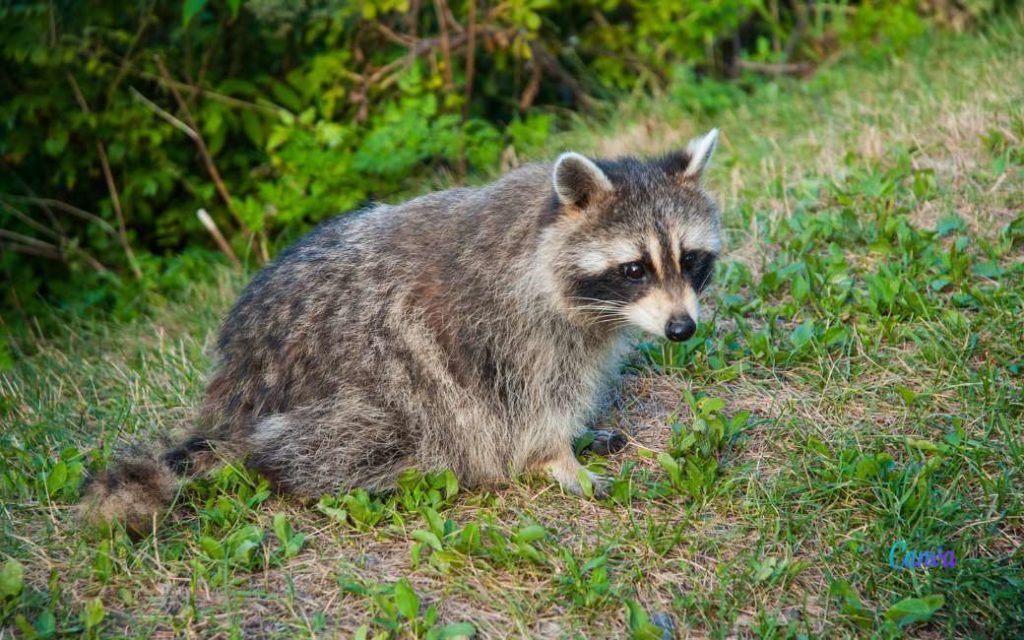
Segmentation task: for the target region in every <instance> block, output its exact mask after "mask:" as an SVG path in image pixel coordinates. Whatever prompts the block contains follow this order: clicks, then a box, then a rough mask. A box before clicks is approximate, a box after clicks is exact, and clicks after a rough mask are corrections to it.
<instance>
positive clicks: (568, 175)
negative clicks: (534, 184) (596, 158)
mask: <svg viewBox="0 0 1024 640" xmlns="http://www.w3.org/2000/svg"><path fill="white" fill-rule="evenodd" d="M553 181H554V185H555V193H556V194H558V200H559V202H561V203H562V204H563V205H566V206H569V207H574V208H576V209H585V208H586V207H587V205H589V204H591V203H593V202H595V201H597V200H599V199H601V198H602V197H604V196H606V195H608V194H610V193H611V192H612V191H614V190H615V187H614V186H613V185H612V182H611V180H609V179H608V176H606V175H605V174H604V171H601V168H600V167H598V166H597V165H596V164H594V162H593V161H592V160H590V159H588V158H586V157H585V156H582V155H580V154H578V153H575V152H572V151H569V152H567V153H563V154H562V155H560V156H558V160H556V161H555V170H554V175H553Z"/></svg>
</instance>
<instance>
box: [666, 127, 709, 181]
mask: <svg viewBox="0 0 1024 640" xmlns="http://www.w3.org/2000/svg"><path fill="white" fill-rule="evenodd" d="M717 145H718V129H712V130H711V131H709V132H708V133H707V134H706V135H704V136H702V137H700V138H694V139H693V140H691V141H690V144H688V145H686V151H682V152H678V153H673V154H669V155H668V156H667V157H666V158H665V162H666V163H667V167H666V168H667V170H668V171H669V173H671V174H674V175H676V176H678V177H679V179H681V180H700V177H701V176H702V175H703V174H704V170H705V169H707V167H708V164H710V163H711V156H713V155H714V154H715V147H716V146H717Z"/></svg>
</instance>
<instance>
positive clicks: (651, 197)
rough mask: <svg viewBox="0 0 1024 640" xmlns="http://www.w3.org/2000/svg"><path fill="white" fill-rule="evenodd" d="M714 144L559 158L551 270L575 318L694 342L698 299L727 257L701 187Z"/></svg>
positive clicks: (710, 140)
mask: <svg viewBox="0 0 1024 640" xmlns="http://www.w3.org/2000/svg"><path fill="white" fill-rule="evenodd" d="M717 138H718V132H717V130H714V131H712V132H711V133H709V134H708V135H706V136H704V137H703V138H698V139H697V140H694V141H693V142H691V143H690V145H689V146H688V147H687V149H686V151H681V152H678V153H673V154H669V155H667V156H665V157H663V158H659V159H656V160H651V161H641V160H636V159H632V158H626V159H622V160H618V161H614V162H605V161H596V162H594V161H591V160H588V159H587V158H585V157H583V156H581V155H579V154H575V153H566V154H563V155H562V156H561V157H560V158H559V159H558V162H557V163H556V164H555V168H554V176H553V177H554V185H555V194H556V196H557V198H558V201H559V207H560V213H559V219H558V220H557V221H556V222H555V224H554V225H552V226H553V227H554V228H557V229H558V232H557V233H558V235H560V236H561V237H562V242H561V243H560V247H559V250H558V257H557V259H556V260H555V264H554V265H553V266H552V267H551V268H552V269H553V270H554V272H555V273H553V274H552V275H553V277H554V278H555V280H556V281H557V283H558V287H557V289H558V291H559V295H560V297H561V298H562V303H563V305H564V306H565V308H566V309H567V310H569V312H570V313H571V314H572V315H573V317H575V318H577V319H580V320H581V321H583V322H585V323H588V324H592V325H595V326H606V327H609V328H611V327H617V326H622V325H633V326H637V327H640V328H642V329H644V330H646V331H648V332H650V333H652V334H654V335H658V336H664V337H666V338H668V339H669V340H674V341H681V340H688V339H689V338H691V337H692V336H693V334H694V333H695V332H696V330H697V322H698V320H699V312H700V307H699V304H698V300H697V298H698V295H699V294H700V293H701V292H702V291H703V290H704V289H705V288H706V287H707V285H708V283H709V282H710V280H711V275H712V272H713V270H714V265H715V260H716V259H717V258H718V254H719V251H720V250H721V237H720V234H721V231H720V228H721V227H720V214H719V211H718V207H717V205H716V204H715V202H714V200H713V199H712V198H711V197H710V196H709V195H708V194H707V193H706V192H705V191H704V190H703V189H702V188H701V186H700V177H701V174H702V172H703V171H704V169H705V167H706V166H707V164H708V161H709V160H710V159H711V155H712V153H713V151H714V148H715V143H716V141H717Z"/></svg>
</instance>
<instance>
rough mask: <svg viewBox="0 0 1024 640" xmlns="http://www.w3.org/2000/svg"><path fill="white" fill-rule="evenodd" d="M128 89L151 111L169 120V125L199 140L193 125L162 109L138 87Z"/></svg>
mask: <svg viewBox="0 0 1024 640" xmlns="http://www.w3.org/2000/svg"><path fill="white" fill-rule="evenodd" d="M128 90H129V91H131V94H132V96H133V97H134V98H135V99H136V100H138V101H139V102H141V103H142V104H143V106H145V107H147V108H148V109H149V110H150V111H152V112H153V113H155V114H156V115H158V116H160V117H161V118H163V119H164V120H165V121H167V123H168V124H169V125H171V126H172V127H174V128H175V129H177V130H178V131H181V132H182V133H184V134H185V135H187V136H188V137H189V138H191V139H192V140H193V141H194V140H197V139H198V138H199V134H198V133H196V132H195V131H194V130H193V129H192V127H190V126H188V125H187V124H185V123H184V122H182V121H181V120H178V119H177V118H175V117H174V116H172V115H171V114H170V113H168V112H166V111H164V110H163V109H161V108H160V105H158V104H156V103H155V102H153V101H152V100H150V99H149V98H147V97H146V96H144V95H142V94H141V93H139V90H138V89H136V88H135V87H128Z"/></svg>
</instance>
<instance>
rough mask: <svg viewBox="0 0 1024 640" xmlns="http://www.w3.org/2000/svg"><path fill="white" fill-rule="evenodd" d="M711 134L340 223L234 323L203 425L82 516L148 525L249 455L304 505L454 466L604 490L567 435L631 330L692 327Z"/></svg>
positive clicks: (138, 457) (495, 478)
mask: <svg viewBox="0 0 1024 640" xmlns="http://www.w3.org/2000/svg"><path fill="white" fill-rule="evenodd" d="M717 139H718V131H717V130H712V131H711V132H710V133H708V134H707V135H705V136H703V137H701V138H698V139H695V140H693V141H692V142H691V143H690V144H689V145H688V147H687V148H686V149H685V150H679V151H676V152H673V153H669V154H667V155H665V156H662V157H658V158H654V159H646V160H641V159H637V158H632V157H626V158H620V159H617V160H611V161H606V160H592V159H589V158H587V157H585V156H583V155H581V154H579V153H573V152H568V153H564V154H562V155H561V156H559V157H558V159H557V161H556V162H554V164H534V165H528V166H524V167H521V168H519V169H516V170H513V171H511V172H509V173H508V174H507V175H505V176H504V177H503V178H501V179H500V180H498V181H497V182H495V183H493V184H490V185H488V186H484V187H480V188H456V189H450V190H447V191H441V192H437V193H432V194H429V195H426V196H422V197H419V198H416V199H414V200H411V201H409V202H406V203H404V204H400V205H394V206H392V205H379V206H374V207H372V208H369V209H366V210H363V211H361V212H357V213H353V214H348V215H343V216H339V217H336V218H333V219H331V220H329V221H327V222H326V223H324V224H322V225H321V226H319V227H318V228H317V229H315V230H313V231H312V232H311V233H309V234H308V235H307V236H305V237H304V238H302V239H301V240H299V241H298V242H297V243H296V244H294V245H293V246H291V247H290V248H289V249H287V250H285V251H284V252H283V253H282V254H281V255H280V256H279V257H278V258H277V259H276V260H275V261H274V262H273V263H271V264H270V265H268V266H267V267H265V268H264V269H263V270H262V271H260V272H259V273H257V274H256V276H255V277H254V278H253V280H252V281H251V283H250V284H249V285H248V287H247V288H246V289H245V290H244V292H243V293H242V295H241V297H240V298H239V300H238V301H237V303H236V304H235V306H234V308H233V309H232V310H231V311H230V313H229V314H228V316H227V319H226V320H225V322H224V324H223V327H222V329H221V333H220V336H219V340H218V343H217V349H218V361H217V365H216V368H215V370H214V375H213V378H212V380H211V382H210V384H209V387H208V389H207V390H206V394H205V399H204V401H203V403H202V405H201V407H200V410H199V415H198V419H197V421H196V422H195V426H194V429H193V431H192V433H191V434H189V435H188V436H187V437H185V438H183V439H181V440H180V441H177V442H174V443H171V444H170V445H169V446H164V445H163V444H151V445H149V446H142V447H136V448H135V449H134V450H129V451H127V452H126V453H125V454H124V455H123V456H122V457H120V458H119V459H116V460H115V462H114V464H113V465H112V467H111V468H109V469H108V470H107V471H105V472H104V473H102V474H101V475H99V477H97V478H95V479H94V480H92V481H91V484H90V485H89V487H88V488H87V490H86V492H85V499H84V501H83V504H82V507H81V509H82V511H81V513H82V514H83V515H84V516H85V517H86V519H87V520H90V521H99V520H119V521H122V522H123V523H124V524H125V525H126V526H127V527H128V529H129V530H132V531H135V532H138V533H145V532H147V531H149V530H150V529H152V527H153V526H154V525H155V523H156V521H157V516H158V514H160V513H163V512H164V511H166V509H167V506H168V504H169V503H170V501H172V500H173V497H174V495H175V493H176V491H177V489H178V487H179V486H180V483H181V482H182V481H183V480H186V479H187V478H189V477H193V476H195V475H196V474H200V473H203V472H205V471H207V470H209V469H210V468H211V467H213V466H214V465H216V464H217V463H218V462H220V461H235V460H237V461H244V462H245V463H246V464H247V465H248V466H249V467H251V468H253V469H255V470H257V471H259V472H260V473H262V474H263V475H264V476H265V477H266V478H268V479H269V480H270V482H271V484H272V486H273V487H274V488H276V489H277V490H279V491H281V492H283V493H288V494H295V495H298V496H305V497H316V496H320V495H323V494H329V493H336V492H341V491H346V490H351V489H354V488H364V489H367V490H369V491H371V492H380V491H386V490H388V489H391V488H393V487H395V486H396V482H397V480H398V478H399V476H400V475H401V474H402V473H403V472H405V471H406V470H408V469H418V470H421V471H424V472H428V471H434V470H441V469H446V468H448V469H451V470H452V471H454V473H455V474H456V476H457V477H458V479H459V481H460V483H461V484H463V485H464V486H467V487H481V486H487V485H494V484H500V483H503V482H506V481H508V480H509V479H510V478H512V477H514V476H516V475H517V474H520V473H522V472H525V471H531V470H544V471H547V472H548V473H549V474H550V475H551V476H552V477H553V479H554V480H555V481H557V482H558V484H559V485H560V486H561V487H562V488H563V489H564V490H566V491H568V492H570V493H574V494H581V493H583V488H582V486H581V476H582V475H586V476H589V478H590V480H591V482H592V483H593V485H594V487H595V488H596V490H597V491H598V493H600V492H601V491H602V489H603V487H604V483H603V481H602V479H601V478H599V477H597V476H595V475H594V474H592V473H591V472H589V471H587V470H586V469H585V468H584V467H583V466H582V465H581V464H580V463H579V462H578V461H577V459H576V457H575V456H574V453H573V447H572V442H573V439H574V437H575V436H577V435H578V434H580V433H581V432H582V431H583V430H584V429H585V427H586V425H587V424H588V421H589V420H590V419H591V418H592V417H593V413H594V408H595V407H596V406H598V400H599V398H600V395H601V392H602V388H603V386H604V383H605V382H606V381H607V380H609V378H610V377H611V376H612V375H613V374H614V373H615V371H616V370H617V368H618V364H619V362H620V360H621V358H622V357H623V355H624V354H625V352H626V351H627V349H628V347H629V345H630V344H631V336H632V335H633V334H635V333H636V332H635V331H633V330H632V329H641V330H644V331H646V332H649V333H651V334H654V335H656V336H664V337H666V338H668V339H669V340H675V341H681V340H687V339H689V338H690V337H691V336H693V335H694V332H695V331H696V328H697V321H698V316H699V306H698V300H697V296H698V294H700V293H701V291H702V290H703V289H704V288H705V287H706V286H707V284H708V282H709V280H710V278H711V275H712V270H713V267H714V264H715V260H716V258H717V257H718V255H719V252H720V250H721V240H720V237H721V231H720V213H719V209H718V206H717V205H716V203H715V201H714V200H713V199H712V197H711V196H710V195H709V194H708V193H707V192H706V191H705V190H704V189H703V188H702V186H701V176H702V174H703V172H704V170H705V169H706V167H707V166H708V162H709V161H710V159H711V156H712V153H713V152H714V149H715V145H716V142H717ZM165 439H166V438H165ZM616 440H617V442H616V443H615V444H621V438H619V439H616Z"/></svg>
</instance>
